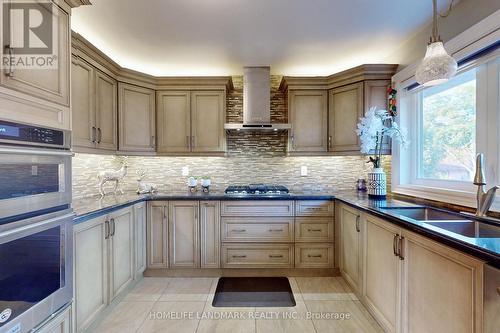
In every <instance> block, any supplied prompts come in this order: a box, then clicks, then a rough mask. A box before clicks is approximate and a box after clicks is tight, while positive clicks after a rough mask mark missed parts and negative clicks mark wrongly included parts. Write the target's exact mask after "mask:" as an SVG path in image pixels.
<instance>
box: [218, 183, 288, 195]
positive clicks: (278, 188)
mask: <svg viewBox="0 0 500 333" xmlns="http://www.w3.org/2000/svg"><path fill="white" fill-rule="evenodd" d="M225 193H226V194H236V195H287V194H289V191H288V189H287V188H286V187H285V186H282V185H267V184H249V185H231V186H229V187H228V188H226V191H225Z"/></svg>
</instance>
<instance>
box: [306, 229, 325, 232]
mask: <svg viewBox="0 0 500 333" xmlns="http://www.w3.org/2000/svg"><path fill="white" fill-rule="evenodd" d="M307 231H309V232H313V231H314V232H316V231H323V229H307Z"/></svg>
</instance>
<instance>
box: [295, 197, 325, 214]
mask: <svg viewBox="0 0 500 333" xmlns="http://www.w3.org/2000/svg"><path fill="white" fill-rule="evenodd" d="M295 215H296V216H334V215H335V213H334V203H333V201H330V200H303V201H296V202H295Z"/></svg>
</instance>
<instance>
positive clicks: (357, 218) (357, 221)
mask: <svg viewBox="0 0 500 333" xmlns="http://www.w3.org/2000/svg"><path fill="white" fill-rule="evenodd" d="M360 218H361V216H359V215H358V216H356V231H357V232H361V229H360V227H359V219H360Z"/></svg>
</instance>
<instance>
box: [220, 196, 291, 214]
mask: <svg viewBox="0 0 500 333" xmlns="http://www.w3.org/2000/svg"><path fill="white" fill-rule="evenodd" d="M221 215H222V216H250V217H252V216H293V201H278V200H276V201H274V200H273V201H266V200H251V201H250V200H249V201H223V202H222V204H221Z"/></svg>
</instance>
